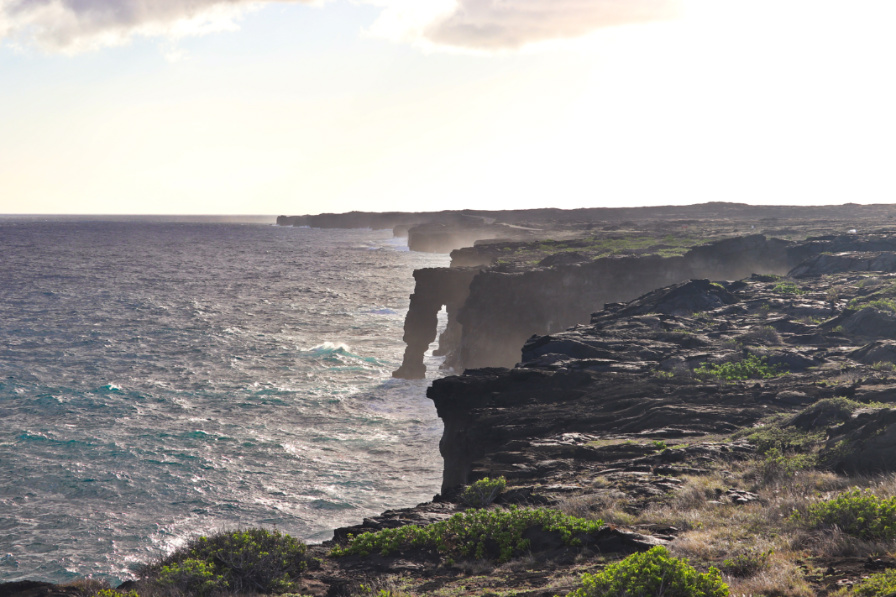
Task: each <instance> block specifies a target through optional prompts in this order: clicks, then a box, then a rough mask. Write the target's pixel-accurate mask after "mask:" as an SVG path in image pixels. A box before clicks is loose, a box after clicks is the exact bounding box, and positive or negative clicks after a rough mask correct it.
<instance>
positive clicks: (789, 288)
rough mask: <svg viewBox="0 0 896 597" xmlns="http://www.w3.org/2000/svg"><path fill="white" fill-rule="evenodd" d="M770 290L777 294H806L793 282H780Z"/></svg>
mask: <svg viewBox="0 0 896 597" xmlns="http://www.w3.org/2000/svg"><path fill="white" fill-rule="evenodd" d="M772 292H776V293H778V294H795V295H801V294H806V291H805V290H802V289H801V288H800V287H799V286H797V285H796V284H794V283H793V282H780V283H778V284H776V285H775V287H774V288H772Z"/></svg>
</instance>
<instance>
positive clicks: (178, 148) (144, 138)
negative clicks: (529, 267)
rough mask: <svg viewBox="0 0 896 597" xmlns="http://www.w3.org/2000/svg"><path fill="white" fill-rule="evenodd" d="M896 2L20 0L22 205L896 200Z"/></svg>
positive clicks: (4, 174) (1, 107) (12, 100)
mask: <svg viewBox="0 0 896 597" xmlns="http://www.w3.org/2000/svg"><path fill="white" fill-rule="evenodd" d="M894 26H896V2H894V1H893V0H841V1H832V0H317V1H301V0H279V1H268V2H265V1H258V0H181V1H175V0H114V1H113V0H0V214H66V213H67V214H272V215H279V214H288V215H297V214H314V213H321V212H344V211H351V210H363V211H387V210H401V211H436V210H442V209H524V208H537V207H561V208H578V207H617V206H633V205H683V204H693V203H701V202H704V201H734V202H743V203H750V204H787V205H822V204H842V203H847V202H854V203H890V202H894V201H896V113H894V112H896V77H894V75H893V73H894V72H896V64H894V62H896V36H894V35H892V31H893V28H894Z"/></svg>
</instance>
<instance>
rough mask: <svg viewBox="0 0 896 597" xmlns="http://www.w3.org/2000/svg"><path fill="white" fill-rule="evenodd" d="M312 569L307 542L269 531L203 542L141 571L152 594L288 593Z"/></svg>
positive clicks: (229, 534)
mask: <svg viewBox="0 0 896 597" xmlns="http://www.w3.org/2000/svg"><path fill="white" fill-rule="evenodd" d="M308 567H309V559H308V557H307V548H306V546H305V544H304V543H302V542H301V541H299V540H297V539H295V538H293V537H290V536H289V535H285V534H281V533H280V532H278V531H268V530H265V529H248V530H244V531H234V532H222V533H218V534H215V535H211V536H208V537H198V538H197V539H194V540H192V541H190V542H189V543H187V545H185V546H184V547H182V548H181V549H178V550H177V551H175V552H174V553H172V554H171V555H169V556H168V557H166V558H164V559H162V560H161V561H159V562H156V563H154V564H151V565H149V566H146V567H145V568H144V569H143V570H142V571H141V577H142V579H143V584H144V585H145V586H146V587H147V589H148V590H149V592H150V593H155V592H158V590H159V589H164V590H165V592H168V593H173V594H177V595H201V596H204V595H215V594H222V593H229V594H239V593H286V592H289V591H291V590H293V589H294V588H295V584H296V581H297V580H298V579H299V578H300V576H301V575H302V573H303V572H305V571H306V570H307V569H308Z"/></svg>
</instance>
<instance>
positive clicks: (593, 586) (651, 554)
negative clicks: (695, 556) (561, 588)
mask: <svg viewBox="0 0 896 597" xmlns="http://www.w3.org/2000/svg"><path fill="white" fill-rule="evenodd" d="M570 595H571V596H572V597H728V595H729V592H728V586H727V585H726V584H725V583H724V582H722V575H721V574H720V573H719V571H718V570H717V569H715V568H710V569H709V572H705V573H701V572H698V571H697V570H696V569H694V568H693V567H692V566H691V565H690V564H688V561H687V560H684V559H680V558H676V557H674V556H672V555H670V554H669V552H668V550H667V549H666V548H665V547H654V548H652V549H650V550H649V551H646V552H644V553H636V554H634V555H631V556H629V557H627V558H625V559H624V560H622V561H621V562H619V563H617V564H611V565H609V566H607V567H606V568H605V569H604V570H603V571H601V572H599V573H597V574H585V575H583V576H582V586H581V587H580V588H579V589H576V590H575V591H574V592H572V593H570Z"/></svg>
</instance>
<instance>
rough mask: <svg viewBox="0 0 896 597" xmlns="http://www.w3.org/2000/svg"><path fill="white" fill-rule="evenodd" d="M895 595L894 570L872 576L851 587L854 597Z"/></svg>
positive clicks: (895, 574) (895, 571)
mask: <svg viewBox="0 0 896 597" xmlns="http://www.w3.org/2000/svg"><path fill="white" fill-rule="evenodd" d="M893 593H896V570H893V569H890V570H887V571H885V572H880V573H878V574H872V575H871V576H869V577H868V578H866V579H865V580H863V581H862V582H860V583H859V584H857V585H855V586H854V587H853V592H852V594H853V595H855V596H856V597H887V595H892V594H893Z"/></svg>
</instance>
